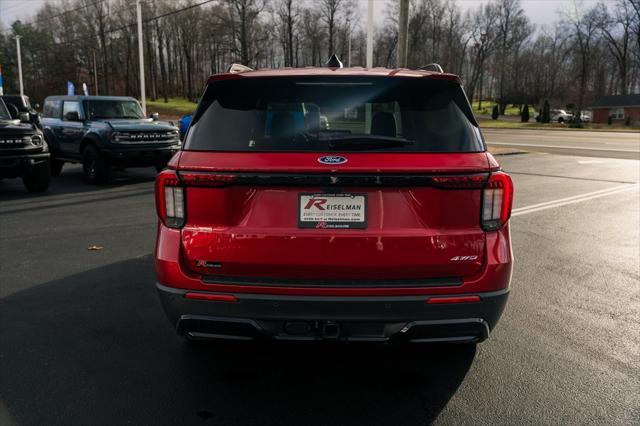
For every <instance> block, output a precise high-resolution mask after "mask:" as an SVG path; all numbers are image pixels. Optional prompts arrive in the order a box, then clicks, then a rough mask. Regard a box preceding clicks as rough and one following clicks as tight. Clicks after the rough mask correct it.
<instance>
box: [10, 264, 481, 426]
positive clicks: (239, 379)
mask: <svg viewBox="0 0 640 426" xmlns="http://www.w3.org/2000/svg"><path fill="white" fill-rule="evenodd" d="M153 283H154V276H153V268H152V259H151V258H150V257H149V256H146V257H143V258H139V259H133V260H128V261H125V262H120V263H115V264H112V265H109V266H106V267H102V268H98V269H95V270H91V271H88V272H84V273H81V274H77V275H73V276H69V277H67V278H64V279H61V280H58V281H53V282H50V283H47V284H44V285H41V286H38V287H34V288H31V289H29V290H25V291H23V292H20V293H16V294H14V295H12V296H9V297H7V298H5V299H2V300H0V398H1V400H0V410H3V409H4V410H6V411H8V413H4V415H5V416H0V418H5V419H6V418H8V419H10V420H12V421H13V422H15V423H16V424H20V425H22V424H24V425H30V424H49V425H51V424H124V423H127V424H176V425H177V424H239V425H247V424H279V425H280V424H295V425H307V424H332V425H336V424H367V425H372V424H393V425H400V424H420V425H423V424H426V423H431V422H432V421H433V420H434V419H435V418H436V417H437V416H438V414H439V413H440V411H441V410H442V409H443V408H444V406H445V405H446V404H447V402H448V401H449V399H450V398H451V397H452V396H453V394H454V393H455V392H456V390H457V388H458V387H459V385H460V384H461V382H462V381H463V379H464V377H465V375H466V374H467V371H468V370H469V368H470V366H471V363H472V362H473V359H474V357H475V347H474V346H431V347H429V346H424V347H421V346H406V347H391V348H389V347H381V346H374V347H371V346H351V345H340V344H337V345H326V344H320V345H292V344H286V345H280V344H277V345H276V344H269V345H266V344H262V345H255V344H254V345H251V344H249V345H246V344H245V345H238V344H233V345H231V344H204V345H202V344H199V345H190V344H187V343H186V342H184V341H182V340H181V339H180V338H179V337H177V336H176V335H175V334H174V331H173V329H172V328H171V327H170V325H169V323H168V322H167V320H166V318H165V316H164V313H163V312H162V309H161V306H160V303H159V300H158V299H157V296H156V293H155V288H154V286H153Z"/></svg>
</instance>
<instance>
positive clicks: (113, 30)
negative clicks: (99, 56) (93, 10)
mask: <svg viewBox="0 0 640 426" xmlns="http://www.w3.org/2000/svg"><path fill="white" fill-rule="evenodd" d="M101 1H104V0H98V1H96V2H94V3H92V4H97V3H100V2H101ZM214 1H216V0H204V1H201V2H200V3H195V4H192V5H190V6H185V7H183V8H180V9H174V10H171V11H169V12H165V13H162V14H160V15H157V16H154V17H151V18H147V19H143V20H142V23H143V24H146V23H149V22H153V21H157V20H158V19H162V18H166V17H167V16H172V15H177V14H178V13H181V12H184V11H186V10H190V9H194V8H196V7H200V6H203V5H205V4H207V3H211V2H214ZM88 6H89V5H85V6H84V7H88ZM79 9H82V8H76V9H75V10H79ZM72 11H73V10H69V11H67V12H65V13H69V12H72ZM60 15H63V14H60ZM52 18H53V17H51V18H47V19H52ZM135 25H136V23H135V22H133V23H131V24H126V25H121V26H119V27H116V28H110V29H109V30H107V31H105V32H104V35H107V34H111V33H115V32H118V31H122V30H125V29H127V28H130V27H133V26H135ZM91 38H93V37H91ZM87 39H89V37H77V38H74V39H72V40H69V41H65V42H61V43H56V44H58V45H68V44H72V43H76V42H79V41H82V40H87Z"/></svg>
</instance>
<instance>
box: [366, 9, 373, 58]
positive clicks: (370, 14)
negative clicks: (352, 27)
mask: <svg viewBox="0 0 640 426" xmlns="http://www.w3.org/2000/svg"><path fill="white" fill-rule="evenodd" d="M367 68H373V0H369V4H368V6H367Z"/></svg>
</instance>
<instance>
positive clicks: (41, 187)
mask: <svg viewBox="0 0 640 426" xmlns="http://www.w3.org/2000/svg"><path fill="white" fill-rule="evenodd" d="M50 181H51V165H50V163H49V161H46V162H44V163H40V164H36V165H35V166H34V167H33V169H31V170H30V171H29V173H27V174H26V175H24V176H23V177H22V183H24V186H25V187H26V188H27V191H29V192H44V191H46V190H47V189H48V188H49V182H50Z"/></svg>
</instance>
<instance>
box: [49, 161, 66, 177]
mask: <svg viewBox="0 0 640 426" xmlns="http://www.w3.org/2000/svg"><path fill="white" fill-rule="evenodd" d="M62 166H64V161H61V160H51V176H60V173H62Z"/></svg>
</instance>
